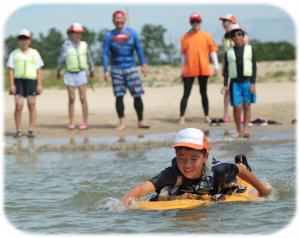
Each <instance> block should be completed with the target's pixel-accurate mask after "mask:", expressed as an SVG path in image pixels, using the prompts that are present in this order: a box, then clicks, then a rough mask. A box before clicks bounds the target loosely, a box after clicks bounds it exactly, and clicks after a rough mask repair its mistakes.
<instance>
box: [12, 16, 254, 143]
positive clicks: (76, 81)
mask: <svg viewBox="0 0 300 238" xmlns="http://www.w3.org/2000/svg"><path fill="white" fill-rule="evenodd" d="M220 20H221V21H222V25H223V27H224V29H225V35H224V38H223V45H224V54H223V56H222V75H223V76H224V87H223V88H222V90H221V92H222V93H223V94H224V95H225V96H224V118H223V119H224V122H227V121H228V120H229V115H228V104H229V98H230V101H231V104H232V106H233V107H234V120H235V123H236V129H237V134H238V136H239V137H249V135H250V134H249V131H248V123H249V121H250V104H251V103H254V102H255V100H254V99H253V95H255V94H254V93H255V78H256V62H255V55H254V51H253V49H252V47H251V46H250V45H249V44H247V42H248V41H247V39H246V35H245V31H244V30H243V29H242V28H241V27H240V26H239V25H237V24H236V18H235V17H234V16H232V15H227V16H224V17H221V18H220ZM112 21H113V24H114V25H115V29H113V30H111V31H108V32H107V33H106V34H105V36H104V40H103V50H102V64H103V69H104V79H105V80H109V79H110V78H111V81H112V86H113V92H114V96H115V98H116V111H117V114H118V117H119V120H120V123H119V126H118V127H117V129H119V130H123V129H125V128H126V120H125V113H124V102H123V97H124V95H125V93H126V90H127V88H128V90H129V92H130V94H131V95H132V97H133V98H134V108H135V110H136V113H137V118H138V127H139V128H145V129H147V128H150V126H149V125H147V124H146V123H145V122H144V119H143V108H144V106H143V100H142V95H143V93H144V89H143V85H142V81H141V77H140V72H139V71H138V70H137V69H136V67H135V66H136V63H135V53H136V54H137V57H138V59H139V62H140V65H141V71H142V74H143V75H144V76H146V75H147V63H146V60H145V57H144V52H143V48H142V45H141V42H140V40H139V37H138V34H137V33H136V32H135V31H134V30H133V29H131V28H128V27H126V26H125V23H126V15H125V13H124V12H123V11H115V12H114V13H113V15H112ZM189 21H190V25H191V29H190V30H189V31H188V32H187V33H186V34H184V36H183V37H182V40H181V67H182V75H181V78H182V82H183V89H184V90H183V96H182V99H181V102H180V121H179V123H180V124H185V123H186V120H185V116H184V115H185V111H186V107H187V103H188V98H189V96H190V93H191V90H192V86H193V82H194V79H195V77H197V78H198V82H199V87H200V94H201V99H202V106H203V110H204V115H205V121H206V122H207V123H210V122H211V118H210V116H209V101H208V96H207V83H208V80H209V77H210V75H211V72H210V59H211V61H212V63H213V67H214V69H213V75H215V76H217V75H218V74H219V62H218V57H217V52H218V47H217V45H216V43H215V41H214V39H213V37H212V36H211V35H210V34H208V33H207V32H204V31H203V30H202V29H201V22H202V18H201V16H200V15H199V14H196V13H194V14H192V15H191V16H190V18H189ZM84 32H85V29H84V28H83V27H82V25H81V24H80V23H73V24H72V25H71V26H70V27H69V28H68V30H67V34H68V39H67V40H66V41H65V42H64V44H63V46H62V48H61V50H60V54H59V57H58V60H57V74H56V77H57V79H60V78H61V71H62V69H64V84H65V86H66V88H67V91H68V102H69V103H68V112H69V124H68V126H67V128H68V129H69V130H75V129H76V124H75V121H74V114H75V112H74V102H75V94H76V89H78V92H79V97H80V101H81V105H82V123H81V124H80V125H79V126H78V129H79V130H87V129H88V103H87V96H86V85H87V81H88V76H89V77H91V78H93V77H94V71H95V66H94V62H93V58H92V54H91V50H90V48H89V46H88V44H87V43H86V42H85V41H82V40H81V38H82V34H84ZM17 39H18V43H19V48H18V49H16V50H14V51H13V52H11V53H10V55H9V58H8V63H7V67H8V68H9V91H10V93H11V94H13V95H15V102H16V108H15V123H16V134H15V137H16V138H19V137H21V136H22V135H23V132H22V129H21V128H22V125H21V115H22V109H23V104H24V98H26V97H27V102H28V108H29V121H30V122H29V123H30V125H29V131H28V134H27V136H28V137H34V136H35V133H34V127H35V123H36V106H35V100H36V97H35V96H36V95H38V94H41V93H42V90H43V87H42V71H41V68H42V67H43V65H44V63H43V60H42V58H41V56H40V54H39V53H38V51H37V50H35V49H32V48H30V43H31V33H30V31H28V30H26V29H24V30H22V31H21V32H20V33H19V34H18V36H17ZM87 71H88V72H89V75H87ZM251 96H252V97H251ZM242 110H243V111H244V115H243V117H242V120H243V121H244V122H243V125H244V126H243V128H242V127H241V124H242V121H241V112H242Z"/></svg>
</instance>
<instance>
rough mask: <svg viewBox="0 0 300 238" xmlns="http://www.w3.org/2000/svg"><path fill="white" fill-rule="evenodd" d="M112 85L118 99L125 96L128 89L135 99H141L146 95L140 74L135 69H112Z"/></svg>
mask: <svg viewBox="0 0 300 238" xmlns="http://www.w3.org/2000/svg"><path fill="white" fill-rule="evenodd" d="M110 73H111V77H112V85H113V90H114V94H115V96H116V97H120V96H124V95H125V94H126V88H128V89H129V91H130V94H131V95H132V96H133V97H140V96H141V95H142V94H143V93H144V89H143V85H142V80H141V78H140V74H139V72H138V70H136V69H135V67H130V68H125V69H122V68H117V67H112V69H111V72H110Z"/></svg>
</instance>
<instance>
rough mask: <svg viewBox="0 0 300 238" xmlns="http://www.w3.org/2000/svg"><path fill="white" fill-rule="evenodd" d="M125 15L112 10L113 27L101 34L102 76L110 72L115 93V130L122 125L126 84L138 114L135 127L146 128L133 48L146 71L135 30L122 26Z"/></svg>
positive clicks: (106, 76) (123, 126)
mask: <svg viewBox="0 0 300 238" xmlns="http://www.w3.org/2000/svg"><path fill="white" fill-rule="evenodd" d="M125 22H126V15H125V13H124V12H123V11H115V12H114V13H113V23H114V25H115V29H113V30H112V31H109V32H107V33H106V34H105V37H104V41H103V52H102V62H103V68H104V79H105V80H108V79H109V77H110V76H111V78H112V86H113V90H114V95H115V97H116V110H117V113H118V117H119V120H120V125H119V127H117V129H118V130H123V129H125V128H126V121H125V114H124V102H123V97H124V95H125V93H126V88H128V89H129V91H130V94H131V95H132V97H134V108H135V110H136V113H137V116H138V127H139V128H146V129H147V128H149V126H148V125H146V124H145V123H144V121H143V101H142V97H141V96H142V94H143V93H144V90H143V86H142V81H141V78H140V75H139V72H138V71H137V70H136V68H135V58H134V51H136V53H137V56H138V58H139V61H140V64H141V65H142V73H143V74H144V76H146V75H147V64H146V61H145V59H144V53H143V48H142V46H141V43H140V40H139V38H138V35H137V33H136V32H135V31H134V30H133V29H131V28H128V27H125ZM110 58H111V65H112V67H111V70H110V71H109V68H108V66H109V60H110Z"/></svg>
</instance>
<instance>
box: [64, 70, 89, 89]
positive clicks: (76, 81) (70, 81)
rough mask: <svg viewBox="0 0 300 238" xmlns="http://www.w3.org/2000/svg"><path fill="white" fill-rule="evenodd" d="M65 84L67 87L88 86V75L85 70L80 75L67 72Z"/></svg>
mask: <svg viewBox="0 0 300 238" xmlns="http://www.w3.org/2000/svg"><path fill="white" fill-rule="evenodd" d="M64 83H65V85H66V86H71V87H79V86H82V85H85V84H87V75H86V72H85V70H82V71H80V72H78V73H71V72H65V73H64Z"/></svg>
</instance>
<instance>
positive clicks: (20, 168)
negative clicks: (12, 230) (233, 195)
mask: <svg viewBox="0 0 300 238" xmlns="http://www.w3.org/2000/svg"><path fill="white" fill-rule="evenodd" d="M173 137H174V133H168V134H164V135H163V134H161V135H151V136H145V137H143V138H141V137H139V138H137V137H134V136H131V137H126V138H123V142H122V143H124V139H125V140H126V142H127V143H125V146H124V145H123V146H122V147H116V148H114V149H113V150H108V149H97V148H98V147H97V148H96V149H95V148H94V150H87V151H81V152H80V151H73V152H72V150H70V149H67V150H66V152H61V151H59V152H57V150H48V152H44V153H41V152H39V148H40V147H41V146H44V145H45V144H51V145H57V144H60V145H61V144H68V139H63V138H62V139H58V140H49V139H48V140H39V141H34V142H33V143H32V142H30V143H28V142H26V141H25V142H21V146H23V147H24V148H25V149H24V151H26V148H27V147H28V148H27V150H28V151H27V152H22V153H16V154H12V153H10V154H6V156H5V212H6V215H7V218H8V219H9V220H10V222H11V223H13V225H14V226H15V227H16V228H18V229H21V230H24V231H28V232H34V233H59V234H63V233H107V232H109V233H111V232H117V233H139V232H142V233H147V232H156V233H157V232H160V233H165V232H168V233H170V232H176V233H181V232H183V233H186V232H199V233H241V234H253V233H263V234H268V233H273V232H276V231H278V230H280V229H281V228H283V227H285V226H286V225H287V224H288V223H289V222H290V221H291V220H292V218H293V216H294V215H295V212H296V198H295V196H296V194H295V193H296V192H295V186H296V184H295V173H296V171H295V165H296V162H295V160H296V151H295V133H294V132H288V131H286V132H260V133H258V132H257V133H255V135H254V137H253V138H252V139H250V140H233V139H232V138H230V137H223V133H222V132H220V131H214V132H211V133H210V135H209V140H210V141H211V143H212V145H213V150H212V152H211V155H212V156H215V157H217V158H218V159H220V160H222V161H227V162H233V158H234V155H235V154H237V153H245V154H246V155H247V156H248V159H249V163H250V165H251V167H252V169H253V170H254V172H255V174H256V175H257V176H258V177H259V178H261V179H263V180H266V181H268V182H270V183H271V184H272V185H273V187H274V188H275V189H274V192H273V194H272V195H271V197H270V198H268V199H267V201H264V202H249V203H232V204H221V203H216V204H214V205H212V206H207V207H200V208H197V209H192V210H172V211H163V212H157V211H155V212H154V211H136V210H126V211H123V209H122V207H120V205H119V201H118V198H120V197H121V196H122V195H123V194H124V193H125V192H126V191H127V190H129V189H130V188H131V187H133V186H135V185H137V184H139V183H142V182H144V181H145V180H147V179H149V178H150V177H152V176H154V175H156V174H157V173H159V172H160V171H161V170H162V169H163V168H165V167H167V166H169V165H170V161H171V159H172V158H173V156H174V151H173V150H172V149H171V148H168V147H166V146H163V144H164V143H165V142H166V141H167V142H168V143H171V142H172V141H171V140H172V139H173ZM119 140H120V138H113V137H109V138H101V139H99V138H89V141H88V143H89V144H92V145H93V144H94V145H95V144H97V143H115V144H116V143H119V142H118V141H119ZM136 141H138V144H137V145H135V147H132V146H130V143H136ZM149 141H155V142H156V144H155V145H156V146H155V147H153V146H149V148H147V147H146V146H141V147H139V146H138V145H142V144H143V143H145V142H149ZM159 141H161V142H162V144H161V145H160V144H159V143H158V142H159ZM14 143H15V142H14V141H7V142H6V146H7V147H8V146H13V145H14ZM76 143H77V144H80V145H81V144H84V143H85V142H84V139H83V138H76V139H75V144H76ZM32 144H33V145H34V146H32ZM148 144H149V143H148ZM148 144H146V145H148ZM126 145H128V147H126ZM150 145H151V143H150ZM73 146H74V145H73ZM161 146H163V147H161ZM51 148H52V147H51ZM55 148H56V147H55ZM63 148H65V147H63ZM71 148H74V147H71ZM99 148H102V147H101V146H100V147H99ZM105 148H108V147H105ZM128 148H129V149H128ZM132 148H134V150H133V149H132ZM62 151H64V150H62Z"/></svg>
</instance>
